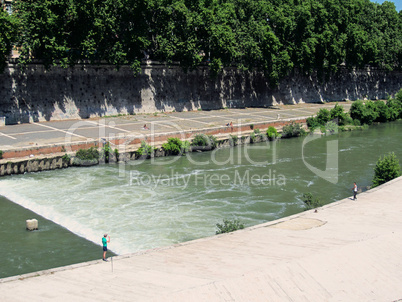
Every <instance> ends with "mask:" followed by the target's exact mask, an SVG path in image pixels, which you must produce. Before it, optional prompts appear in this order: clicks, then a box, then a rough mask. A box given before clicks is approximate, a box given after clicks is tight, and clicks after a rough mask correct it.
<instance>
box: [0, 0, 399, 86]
mask: <svg viewBox="0 0 402 302" xmlns="http://www.w3.org/2000/svg"><path fill="white" fill-rule="evenodd" d="M13 5H14V9H13V10H14V15H15V17H16V18H17V19H18V20H19V21H18V29H19V31H18V34H17V32H16V30H15V29H16V23H15V22H14V20H15V19H12V18H11V17H8V16H5V15H4V13H3V14H1V15H0V32H1V34H0V56H1V57H0V60H1V62H0V65H1V64H3V65H4V62H5V57H4V55H3V52H4V51H5V53H7V51H9V49H10V43H15V45H16V46H18V47H20V49H21V56H20V59H19V61H20V63H21V64H27V63H29V62H32V61H33V60H37V61H39V62H41V63H42V64H44V65H45V66H46V68H50V67H51V66H52V65H61V66H63V67H68V66H73V65H74V64H77V63H78V62H82V61H85V62H89V63H92V64H98V63H100V62H107V63H109V64H113V65H115V66H116V67H117V68H118V67H119V66H121V65H123V64H128V65H130V66H131V67H132V68H133V70H134V71H135V72H138V71H139V67H140V63H141V61H142V60H144V58H149V59H152V60H159V61H164V62H167V64H171V63H173V62H176V63H179V64H180V66H182V68H183V69H184V70H191V69H194V68H196V67H197V66H199V65H200V64H205V65H206V66H208V67H209V70H210V72H211V74H212V75H216V74H218V73H219V72H220V71H221V70H222V68H223V67H225V66H235V67H237V68H239V69H241V70H258V71H262V72H264V73H265V74H266V76H267V77H268V78H269V79H270V80H271V82H272V83H273V84H275V83H277V82H278V80H279V79H280V78H281V77H283V76H284V75H286V74H287V73H288V72H290V71H291V70H292V69H293V68H298V69H299V70H301V71H302V72H305V73H312V72H318V73H319V74H323V75H324V74H327V73H329V72H336V71H337V70H338V68H339V67H340V66H341V65H342V64H343V65H345V66H347V67H349V68H353V67H364V66H366V65H370V66H374V67H380V68H385V69H388V70H396V69H397V70H400V69H401V67H402V11H401V12H399V13H398V12H397V11H396V8H395V5H394V4H393V3H392V2H384V3H383V4H381V5H380V4H377V3H373V2H370V1H369V0H198V1H194V0H113V1H112V0H102V1H100V0H79V1H78V0H40V1H39V0H14V1H13ZM11 20H13V21H11ZM0 67H1V66H0Z"/></svg>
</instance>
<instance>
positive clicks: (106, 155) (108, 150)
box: [101, 142, 112, 163]
mask: <svg viewBox="0 0 402 302" xmlns="http://www.w3.org/2000/svg"><path fill="white" fill-rule="evenodd" d="M101 152H102V155H103V156H104V158H105V162H106V163H108V162H109V155H110V153H112V148H111V147H110V143H109V142H107V143H106V144H105V145H104V146H103V148H102V150H101Z"/></svg>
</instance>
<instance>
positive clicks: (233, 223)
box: [216, 219, 244, 235]
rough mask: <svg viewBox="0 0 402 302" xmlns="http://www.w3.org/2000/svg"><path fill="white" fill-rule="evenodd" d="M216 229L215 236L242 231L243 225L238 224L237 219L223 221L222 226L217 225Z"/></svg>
mask: <svg viewBox="0 0 402 302" xmlns="http://www.w3.org/2000/svg"><path fill="white" fill-rule="evenodd" d="M216 227H217V228H218V230H217V231H216V234H217V235H218V234H223V233H230V232H234V231H237V230H240V229H244V225H243V224H242V223H240V221H239V220H237V219H234V220H228V219H223V224H220V223H217V224H216Z"/></svg>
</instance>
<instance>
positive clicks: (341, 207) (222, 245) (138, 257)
mask: <svg viewBox="0 0 402 302" xmlns="http://www.w3.org/2000/svg"><path fill="white" fill-rule="evenodd" d="M401 193H402V177H399V178H397V179H395V180H392V181H390V182H388V183H386V184H384V185H382V186H379V187H377V188H375V189H372V190H370V191H367V192H365V193H362V194H359V195H358V199H357V200H356V201H353V200H351V199H350V198H346V199H343V200H340V201H338V202H335V203H331V204H329V205H326V206H324V207H322V208H320V209H319V210H318V212H317V213H315V212H314V211H306V212H302V213H300V214H296V215H292V216H290V217H286V218H282V219H279V220H275V221H271V222H268V223H264V224H260V225H257V226H254V227H250V228H247V229H244V230H240V231H236V232H234V233H230V234H222V235H218V236H213V237H209V238H204V239H199V240H194V241H190V242H185V243H181V244H176V245H174V246H170V247H167V248H160V249H153V250H148V251H146V252H139V253H135V254H129V255H122V256H118V257H114V258H113V259H109V262H107V263H105V262H103V261H92V262H87V263H82V264H77V265H73V266H68V267H63V268H58V269H52V270H47V271H42V272H37V273H32V274H26V275H21V276H15V277H11V278H5V279H1V280H0V284H1V288H2V297H3V300H4V301H25V300H28V299H29V300H30V301H54V300H61V299H71V298H73V299H74V300H76V301H113V300H119V301H133V300H135V301H189V300H191V301H206V300H208V301H223V300H230V301H266V300H267V297H268V298H269V299H270V300H271V301H285V300H298V301H301V300H306V301H368V300H370V301H396V300H398V299H401V298H402V289H401V287H400V286H399V283H400V280H401V278H402V271H401V269H400V255H399V252H398V251H399V250H400V249H401V248H402V233H401V232H400V230H401V229H402V222H401V220H400V217H399V216H400V215H399V213H400V212H401V211H402V204H401V203H400V198H399V196H400V195H401ZM379 255H381V256H379Z"/></svg>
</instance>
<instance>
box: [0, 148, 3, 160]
mask: <svg viewBox="0 0 402 302" xmlns="http://www.w3.org/2000/svg"><path fill="white" fill-rule="evenodd" d="M3 154H4V152H3V150H0V159H2V158H3Z"/></svg>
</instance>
